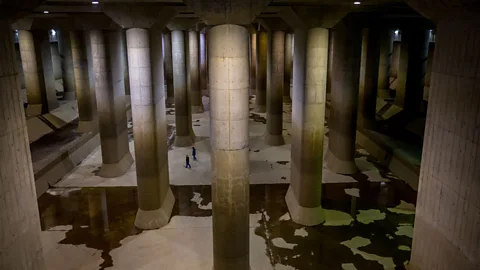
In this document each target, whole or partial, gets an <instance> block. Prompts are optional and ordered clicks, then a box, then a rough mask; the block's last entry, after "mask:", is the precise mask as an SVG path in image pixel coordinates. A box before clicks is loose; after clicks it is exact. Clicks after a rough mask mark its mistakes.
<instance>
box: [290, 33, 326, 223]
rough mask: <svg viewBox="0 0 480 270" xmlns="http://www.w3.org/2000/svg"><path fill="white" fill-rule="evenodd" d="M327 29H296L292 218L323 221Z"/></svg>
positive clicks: (293, 97) (291, 181)
mask: <svg viewBox="0 0 480 270" xmlns="http://www.w3.org/2000/svg"><path fill="white" fill-rule="evenodd" d="M328 36H329V34H328V29H324V28H312V29H309V30H303V29H295V49H294V56H293V57H294V66H293V96H292V103H293V104H292V158H291V160H292V167H291V178H290V179H291V180H290V187H289V189H288V192H287V195H286V197H285V201H286V203H287V207H288V210H289V212H290V216H291V217H292V220H293V221H294V222H296V223H299V224H302V225H305V226H313V225H318V224H320V223H322V222H324V221H325V215H324V212H323V209H322V205H321V199H322V170H323V165H322V164H323V140H324V134H325V130H324V127H325V125H324V123H325V103H326V86H327V76H326V75H327V58H328Z"/></svg>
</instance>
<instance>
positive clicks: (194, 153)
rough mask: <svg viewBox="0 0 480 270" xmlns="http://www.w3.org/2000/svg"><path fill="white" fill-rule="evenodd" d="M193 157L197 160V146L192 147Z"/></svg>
mask: <svg viewBox="0 0 480 270" xmlns="http://www.w3.org/2000/svg"><path fill="white" fill-rule="evenodd" d="M192 157H193V160H197V149H195V147H192Z"/></svg>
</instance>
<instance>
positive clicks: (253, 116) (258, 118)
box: [249, 113, 267, 124]
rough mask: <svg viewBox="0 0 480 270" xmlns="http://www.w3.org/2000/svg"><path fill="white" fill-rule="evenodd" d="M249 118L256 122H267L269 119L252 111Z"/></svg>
mask: <svg viewBox="0 0 480 270" xmlns="http://www.w3.org/2000/svg"><path fill="white" fill-rule="evenodd" d="M249 118H250V119H251V120H253V121H255V122H259V123H263V124H267V119H266V118H265V117H263V116H261V115H258V114H256V113H250V116H249Z"/></svg>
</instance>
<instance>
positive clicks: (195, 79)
mask: <svg viewBox="0 0 480 270" xmlns="http://www.w3.org/2000/svg"><path fill="white" fill-rule="evenodd" d="M198 38H199V37H198V32H197V31H194V30H190V31H188V57H187V59H188V71H187V80H188V81H187V88H190V89H189V90H187V91H188V92H190V93H191V96H190V98H191V99H192V103H191V104H192V112H193V113H203V103H202V89H200V57H199V56H200V46H199V42H198Z"/></svg>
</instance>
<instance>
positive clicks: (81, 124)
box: [77, 121, 98, 133]
mask: <svg viewBox="0 0 480 270" xmlns="http://www.w3.org/2000/svg"><path fill="white" fill-rule="evenodd" d="M95 130H98V122H97V121H78V127H77V132H81V133H88V132H91V131H95Z"/></svg>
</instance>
